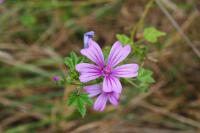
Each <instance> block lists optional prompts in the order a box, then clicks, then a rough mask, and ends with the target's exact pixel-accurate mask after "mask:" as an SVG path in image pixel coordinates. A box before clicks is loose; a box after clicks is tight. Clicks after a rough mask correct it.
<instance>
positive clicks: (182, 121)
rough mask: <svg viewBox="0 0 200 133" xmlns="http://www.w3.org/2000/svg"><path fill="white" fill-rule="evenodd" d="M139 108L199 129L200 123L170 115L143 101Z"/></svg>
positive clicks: (170, 113) (173, 114) (166, 111)
mask: <svg viewBox="0 0 200 133" xmlns="http://www.w3.org/2000/svg"><path fill="white" fill-rule="evenodd" d="M140 106H142V107H145V108H148V109H150V110H152V111H154V112H157V113H160V114H163V115H166V116H168V117H170V118H173V119H175V120H177V121H180V122H181V123H185V124H188V125H191V126H193V127H196V128H199V129H200V123H199V122H198V121H194V120H192V119H190V118H187V117H184V116H181V115H178V114H176V113H172V112H170V111H168V110H166V109H163V108H159V107H156V106H154V105H151V104H149V103H146V102H144V101H143V102H141V104H140Z"/></svg>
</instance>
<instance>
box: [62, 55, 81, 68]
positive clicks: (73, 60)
mask: <svg viewBox="0 0 200 133" xmlns="http://www.w3.org/2000/svg"><path fill="white" fill-rule="evenodd" d="M82 60H83V58H82V57H78V56H77V55H76V53H74V52H71V53H70V55H69V56H68V57H66V58H65V59H64V63H65V65H67V66H68V67H69V69H70V70H71V71H73V70H75V67H76V65H77V64H78V63H80V62H81V61H82Z"/></svg>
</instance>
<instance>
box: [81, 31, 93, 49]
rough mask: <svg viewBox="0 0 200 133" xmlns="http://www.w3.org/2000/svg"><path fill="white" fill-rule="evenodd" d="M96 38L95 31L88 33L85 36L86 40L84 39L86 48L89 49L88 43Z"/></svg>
mask: <svg viewBox="0 0 200 133" xmlns="http://www.w3.org/2000/svg"><path fill="white" fill-rule="evenodd" d="M93 37H94V31H90V32H86V33H85V34H84V38H83V41H84V48H88V47H89V46H88V41H89V40H90V39H92V38H93Z"/></svg>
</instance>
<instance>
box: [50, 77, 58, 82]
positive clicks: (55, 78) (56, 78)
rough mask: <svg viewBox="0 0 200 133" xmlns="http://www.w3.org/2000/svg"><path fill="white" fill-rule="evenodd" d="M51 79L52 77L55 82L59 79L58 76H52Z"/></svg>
mask: <svg viewBox="0 0 200 133" xmlns="http://www.w3.org/2000/svg"><path fill="white" fill-rule="evenodd" d="M52 79H53V81H55V82H57V81H59V80H60V77H59V76H54V77H53V78H52Z"/></svg>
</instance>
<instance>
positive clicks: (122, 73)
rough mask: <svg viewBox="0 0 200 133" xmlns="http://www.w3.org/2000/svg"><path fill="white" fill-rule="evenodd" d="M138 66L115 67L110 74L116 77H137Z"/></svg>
mask: <svg viewBox="0 0 200 133" xmlns="http://www.w3.org/2000/svg"><path fill="white" fill-rule="evenodd" d="M138 69H139V66H138V64H126V65H121V66H118V67H116V68H115V69H114V70H113V71H112V74H113V75H114V76H116V77H123V78H132V77H136V76H137V75H138Z"/></svg>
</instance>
